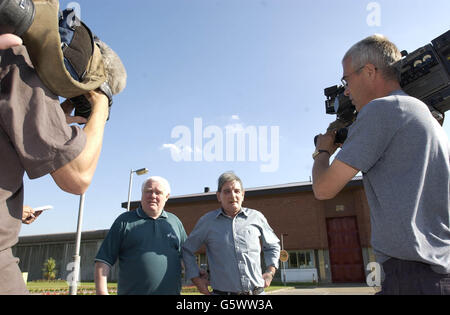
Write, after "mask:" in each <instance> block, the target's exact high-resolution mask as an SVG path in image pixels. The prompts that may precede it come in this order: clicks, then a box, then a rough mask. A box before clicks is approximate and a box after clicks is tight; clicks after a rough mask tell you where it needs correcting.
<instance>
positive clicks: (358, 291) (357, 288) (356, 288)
mask: <svg viewBox="0 0 450 315" xmlns="http://www.w3.org/2000/svg"><path fill="white" fill-rule="evenodd" d="M376 292H377V289H375V288H370V287H367V286H362V285H349V286H335V285H330V286H320V287H316V288H309V287H308V288H286V289H281V290H277V291H274V292H271V293H269V294H270V295H374V294H375V293H376Z"/></svg>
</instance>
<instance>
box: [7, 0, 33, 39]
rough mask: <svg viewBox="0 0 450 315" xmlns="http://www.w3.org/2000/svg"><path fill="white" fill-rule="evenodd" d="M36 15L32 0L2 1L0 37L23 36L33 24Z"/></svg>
mask: <svg viewBox="0 0 450 315" xmlns="http://www.w3.org/2000/svg"><path fill="white" fill-rule="evenodd" d="M34 15H35V8H34V3H33V1H32V0H0V35H1V34H7V33H10V34H15V35H17V36H22V35H23V34H25V33H26V31H27V30H28V29H29V28H30V26H31V25H32V24H33V21H34Z"/></svg>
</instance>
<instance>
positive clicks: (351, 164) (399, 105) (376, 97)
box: [313, 35, 450, 295]
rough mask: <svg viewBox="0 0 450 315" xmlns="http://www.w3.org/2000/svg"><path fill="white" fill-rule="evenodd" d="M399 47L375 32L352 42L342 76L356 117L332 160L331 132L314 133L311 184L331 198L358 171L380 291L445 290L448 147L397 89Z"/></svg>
mask: <svg viewBox="0 0 450 315" xmlns="http://www.w3.org/2000/svg"><path fill="white" fill-rule="evenodd" d="M400 59H401V54H400V51H399V50H398V49H397V47H396V46H395V45H394V44H393V43H391V42H390V41H389V40H388V39H387V38H385V37H384V36H382V35H374V36H370V37H368V38H366V39H364V40H362V41H360V42H358V43H357V44H355V45H354V46H353V47H352V48H351V49H350V50H349V51H348V52H347V54H346V55H345V57H344V58H343V61H342V64H343V71H344V76H343V78H342V81H343V84H344V86H345V87H346V90H345V95H347V96H349V97H350V99H351V100H352V103H353V104H354V105H355V107H356V109H357V111H358V117H357V119H356V121H355V122H354V123H353V124H352V126H351V127H350V129H349V134H348V138H347V140H346V141H345V144H344V145H343V147H342V150H340V152H339V153H338V155H337V156H336V159H335V160H334V161H333V162H332V164H331V165H330V157H331V155H333V154H334V153H335V151H336V150H337V148H338V147H337V145H336V144H335V143H334V142H335V138H334V137H335V132H332V131H329V132H328V133H327V134H326V135H320V136H319V137H318V139H317V146H316V151H315V152H314V155H313V158H314V166H313V190H314V193H315V195H316V197H317V198H318V199H321V200H325V199H331V198H334V197H335V196H336V195H337V194H338V193H339V192H340V191H341V190H342V188H343V187H344V186H345V185H346V184H347V183H348V182H349V181H350V180H352V178H353V177H354V176H355V175H357V173H358V172H359V171H361V172H362V173H363V181H364V188H365V191H366V195H367V199H368V202H369V207H370V214H371V230H372V241H371V245H372V247H373V249H374V251H375V254H376V256H377V261H378V262H379V263H380V264H382V266H383V269H384V274H385V280H384V282H383V283H382V293H383V294H432V295H435V294H450V226H449V224H450V208H449V207H450V199H449V188H450V165H449V152H450V146H449V141H448V137H447V135H446V134H445V131H444V130H443V128H442V127H441V126H440V125H439V124H438V122H437V120H436V119H435V118H434V117H433V116H432V114H431V113H430V110H429V109H428V107H427V106H426V105H425V104H424V103H423V102H421V101H420V100H418V99H416V98H413V97H410V96H408V95H407V94H405V92H403V91H402V90H401V87H400V83H399V81H398V76H397V72H396V69H395V67H394V66H393V65H394V64H395V63H396V62H397V61H398V60H400Z"/></svg>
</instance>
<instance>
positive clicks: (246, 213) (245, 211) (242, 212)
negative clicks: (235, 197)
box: [216, 208, 248, 217]
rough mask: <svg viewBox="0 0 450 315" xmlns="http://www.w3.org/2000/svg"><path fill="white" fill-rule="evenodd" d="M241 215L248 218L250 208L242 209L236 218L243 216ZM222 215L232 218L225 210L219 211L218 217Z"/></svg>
mask: <svg viewBox="0 0 450 315" xmlns="http://www.w3.org/2000/svg"><path fill="white" fill-rule="evenodd" d="M241 214H242V215H244V216H245V217H248V208H241V210H240V211H239V212H238V214H237V215H236V216H238V215H241ZM220 215H224V216H226V217H230V216H229V215H228V214H227V213H226V212H225V210H223V208H220V209H218V211H217V216H216V217H219V216H220Z"/></svg>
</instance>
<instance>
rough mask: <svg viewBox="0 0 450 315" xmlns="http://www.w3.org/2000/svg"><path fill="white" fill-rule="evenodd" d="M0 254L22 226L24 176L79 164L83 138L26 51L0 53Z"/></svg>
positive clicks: (50, 171) (21, 48)
mask: <svg viewBox="0 0 450 315" xmlns="http://www.w3.org/2000/svg"><path fill="white" fill-rule="evenodd" d="M0 80H1V81H0V82H1V83H0V84H1V85H0V148H1V154H0V174H1V175H0V251H3V250H5V249H8V248H10V247H12V246H14V245H15V244H16V243H17V241H18V234H19V231H20V226H21V224H22V210H23V175H24V173H25V172H26V173H27V174H28V177H29V178H31V179H35V178H38V177H41V176H44V175H47V174H49V173H52V172H53V171H55V170H57V169H59V168H61V167H62V166H64V165H65V164H67V163H69V162H70V161H72V160H73V159H75V158H76V157H77V156H78V155H79V154H80V153H81V151H82V150H83V149H84V146H85V144H86V136H85V134H84V132H83V131H82V130H81V129H80V128H79V127H75V126H69V125H67V123H66V118H65V115H64V112H63V110H62V109H61V106H60V103H59V99H58V97H57V96H56V95H54V94H53V93H52V92H50V91H49V90H48V89H47V88H46V87H45V86H44V85H43V84H42V82H41V81H40V79H39V77H38V76H37V74H36V72H35V70H34V68H33V66H32V64H31V62H30V60H29V57H28V53H27V51H26V49H25V47H24V46H19V47H15V48H13V49H9V50H0Z"/></svg>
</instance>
